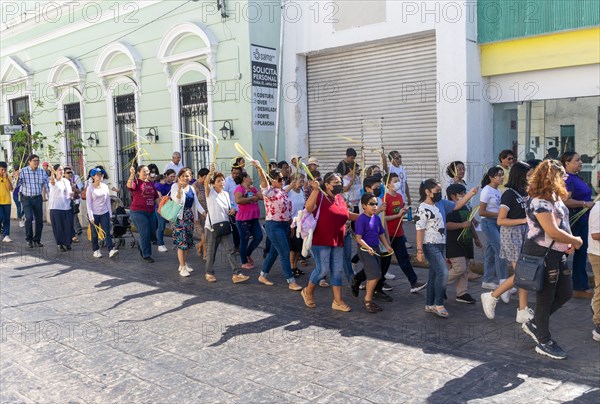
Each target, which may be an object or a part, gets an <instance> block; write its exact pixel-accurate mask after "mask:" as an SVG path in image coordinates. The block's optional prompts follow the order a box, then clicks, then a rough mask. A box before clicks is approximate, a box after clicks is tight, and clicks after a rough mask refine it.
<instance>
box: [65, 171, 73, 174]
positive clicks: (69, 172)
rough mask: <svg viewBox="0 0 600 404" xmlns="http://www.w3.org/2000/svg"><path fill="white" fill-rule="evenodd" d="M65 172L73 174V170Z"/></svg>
mask: <svg viewBox="0 0 600 404" xmlns="http://www.w3.org/2000/svg"><path fill="white" fill-rule="evenodd" d="M65 174H73V171H65Z"/></svg>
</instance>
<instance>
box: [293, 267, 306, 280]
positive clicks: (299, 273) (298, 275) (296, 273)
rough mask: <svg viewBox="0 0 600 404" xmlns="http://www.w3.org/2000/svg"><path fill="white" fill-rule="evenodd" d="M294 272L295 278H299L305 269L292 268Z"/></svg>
mask: <svg viewBox="0 0 600 404" xmlns="http://www.w3.org/2000/svg"><path fill="white" fill-rule="evenodd" d="M292 273H293V274H294V278H299V277H301V276H302V275H304V271H302V270H300V269H298V268H292Z"/></svg>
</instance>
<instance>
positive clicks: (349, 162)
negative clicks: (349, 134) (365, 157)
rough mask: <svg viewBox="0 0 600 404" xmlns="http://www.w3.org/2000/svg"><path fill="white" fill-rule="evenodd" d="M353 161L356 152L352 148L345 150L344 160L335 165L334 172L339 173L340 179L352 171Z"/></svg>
mask: <svg viewBox="0 0 600 404" xmlns="http://www.w3.org/2000/svg"><path fill="white" fill-rule="evenodd" d="M354 160H356V150H354V149H353V148H352V147H349V148H348V149H346V158H345V159H343V160H342V161H340V164H338V165H337V167H336V169H335V172H336V173H339V174H340V175H341V176H342V177H343V176H344V175H346V174H348V173H349V172H350V170H353V169H354Z"/></svg>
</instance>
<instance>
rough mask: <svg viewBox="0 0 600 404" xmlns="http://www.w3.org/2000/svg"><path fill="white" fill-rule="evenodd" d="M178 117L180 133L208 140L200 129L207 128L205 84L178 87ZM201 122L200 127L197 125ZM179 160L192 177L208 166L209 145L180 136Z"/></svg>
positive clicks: (192, 138) (199, 140)
mask: <svg viewBox="0 0 600 404" xmlns="http://www.w3.org/2000/svg"><path fill="white" fill-rule="evenodd" d="M179 111H180V112H179V117H180V121H181V132H182V133H189V134H191V135H196V136H201V137H204V138H208V137H209V135H208V133H206V131H205V130H204V129H203V128H202V125H204V126H206V127H208V100H207V88H206V82H200V83H193V84H187V85H183V86H179ZM198 121H200V122H202V125H200V124H199V123H198ZM181 152H182V153H181V159H182V164H183V165H184V167H189V168H191V169H192V172H193V173H194V175H196V173H197V172H198V170H200V169H201V168H203V167H206V168H208V165H209V145H208V143H207V142H204V141H202V140H201V139H198V138H194V137H191V136H187V137H186V136H185V135H181Z"/></svg>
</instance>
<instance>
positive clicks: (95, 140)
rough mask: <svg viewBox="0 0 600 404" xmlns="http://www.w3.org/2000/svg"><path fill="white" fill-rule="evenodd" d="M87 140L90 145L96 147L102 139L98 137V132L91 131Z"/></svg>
mask: <svg viewBox="0 0 600 404" xmlns="http://www.w3.org/2000/svg"><path fill="white" fill-rule="evenodd" d="M86 140H87V142H88V145H89V146H90V147H94V146H97V145H99V144H100V139H99V138H98V133H96V132H90V137H88V138H87V139H86Z"/></svg>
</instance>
